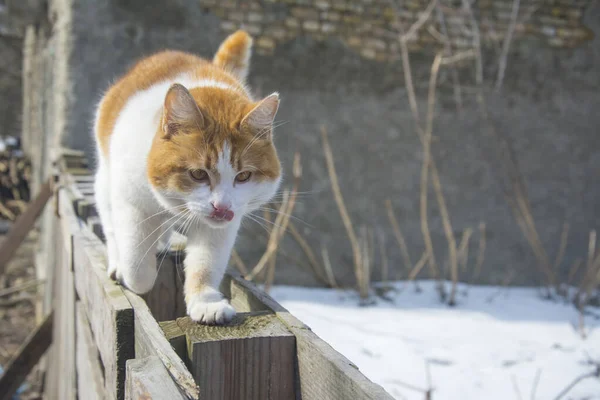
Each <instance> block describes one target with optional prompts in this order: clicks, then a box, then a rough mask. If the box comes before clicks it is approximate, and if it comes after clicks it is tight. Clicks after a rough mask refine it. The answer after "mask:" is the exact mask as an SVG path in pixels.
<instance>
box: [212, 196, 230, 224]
mask: <svg viewBox="0 0 600 400" xmlns="http://www.w3.org/2000/svg"><path fill="white" fill-rule="evenodd" d="M210 204H211V205H212V207H213V211H212V213H211V214H210V216H211V218H214V219H224V220H226V221H231V220H232V219H233V216H234V214H233V211H231V205H230V204H227V203H221V202H216V201H213V202H212V203H210Z"/></svg>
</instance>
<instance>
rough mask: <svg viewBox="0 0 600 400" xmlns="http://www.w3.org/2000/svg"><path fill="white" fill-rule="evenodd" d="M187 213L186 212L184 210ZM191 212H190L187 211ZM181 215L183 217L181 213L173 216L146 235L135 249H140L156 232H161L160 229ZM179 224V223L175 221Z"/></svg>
mask: <svg viewBox="0 0 600 400" xmlns="http://www.w3.org/2000/svg"><path fill="white" fill-rule="evenodd" d="M184 211H185V210H184ZM187 211H189V210H187ZM179 215H181V213H178V214H175V215H173V216H172V217H171V218H169V219H168V220H166V221H164V222H163V223H162V224H160V225H159V226H158V227H157V228H156V229H154V230H153V231H152V232H150V233H149V234H147V235H146V237H145V238H144V239H143V240H142V241H141V242H139V243H138V244H137V246H135V247H134V248H135V249H137V248H138V247H140V246H141V245H142V243H144V242H145V241H146V239H148V238H149V237H150V236H152V234H153V233H154V232H156V231H157V230H159V229H160V228H162V227H163V226H164V225H166V224H168V223H169V222H170V221H172V220H173V219H174V218H177V217H178V216H179ZM175 222H177V221H175Z"/></svg>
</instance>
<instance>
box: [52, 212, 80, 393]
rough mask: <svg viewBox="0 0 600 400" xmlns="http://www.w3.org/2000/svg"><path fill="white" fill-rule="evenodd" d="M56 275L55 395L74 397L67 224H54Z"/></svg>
mask: <svg viewBox="0 0 600 400" xmlns="http://www.w3.org/2000/svg"><path fill="white" fill-rule="evenodd" d="M55 226H56V230H57V232H56V235H55V236H54V240H55V243H56V246H55V249H56V250H55V251H56V253H55V254H56V264H55V268H56V275H55V282H54V284H55V291H54V299H53V308H54V338H55V341H54V347H55V352H54V357H53V360H52V363H53V364H54V365H55V366H56V367H57V368H56V370H57V372H56V375H55V379H58V382H57V385H56V391H57V398H59V399H65V400H75V398H76V397H77V391H76V386H77V383H76V380H75V376H76V372H75V286H74V276H73V244H72V236H71V233H70V226H69V225H68V224H66V226H64V225H63V224H61V223H60V222H57V223H56V224H55Z"/></svg>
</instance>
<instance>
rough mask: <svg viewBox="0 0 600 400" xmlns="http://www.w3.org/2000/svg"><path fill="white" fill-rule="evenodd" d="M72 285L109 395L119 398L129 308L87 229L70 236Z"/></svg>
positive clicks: (129, 349) (129, 345)
mask: <svg viewBox="0 0 600 400" xmlns="http://www.w3.org/2000/svg"><path fill="white" fill-rule="evenodd" d="M73 244H74V254H75V263H74V266H75V278H76V279H75V287H76V288H77V293H79V297H80V298H81V299H82V302H83V304H84V305H85V306H86V310H87V315H88V318H89V320H90V325H91V327H92V331H93V332H94V339H95V341H96V345H97V346H98V350H99V352H100V357H101V359H102V363H103V365H104V371H105V372H104V373H105V382H106V392H107V396H108V397H109V398H117V399H122V398H123V397H124V385H125V362H126V361H127V360H128V359H130V358H133V357H134V354H135V352H134V327H133V323H134V322H133V309H132V307H131V305H130V304H129V302H128V301H127V298H126V297H125V296H124V295H123V290H122V289H121V288H120V287H119V286H118V285H116V284H115V283H114V282H113V281H111V280H110V279H109V278H108V275H107V273H106V269H105V266H106V260H105V256H104V254H103V252H102V251H101V249H102V250H103V247H102V244H101V242H100V241H99V240H98V238H96V237H95V236H94V235H93V234H92V233H91V232H89V231H87V229H82V230H81V231H80V232H79V233H78V234H76V235H75V236H74V238H73Z"/></svg>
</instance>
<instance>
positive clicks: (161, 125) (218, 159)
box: [94, 30, 281, 324]
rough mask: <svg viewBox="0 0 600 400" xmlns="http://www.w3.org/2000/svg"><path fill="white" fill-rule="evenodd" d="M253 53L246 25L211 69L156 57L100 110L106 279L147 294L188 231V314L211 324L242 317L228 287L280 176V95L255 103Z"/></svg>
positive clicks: (119, 85) (99, 200) (166, 55)
mask: <svg viewBox="0 0 600 400" xmlns="http://www.w3.org/2000/svg"><path fill="white" fill-rule="evenodd" d="M251 51H252V38H251V37H250V36H249V35H248V34H247V33H246V32H244V31H242V30H240V31H237V32H235V33H233V34H231V35H230V36H229V37H227V38H226V39H225V40H224V41H223V43H221V45H220V47H219V49H218V50H217V52H216V54H215V56H214V58H213V60H212V62H211V61H208V60H205V59H202V58H200V57H197V56H195V55H192V54H188V53H185V52H180V51H163V52H160V53H157V54H154V55H151V56H149V57H147V58H145V59H142V60H141V61H139V62H138V63H137V64H135V65H134V66H133V67H132V68H131V69H130V70H129V71H128V72H127V73H126V74H125V75H124V76H123V77H122V78H121V79H120V80H119V81H117V82H116V83H115V84H114V85H113V86H111V87H110V88H109V89H108V91H107V92H106V93H105V94H104V96H103V97H102V99H101V101H100V103H99V105H98V108H97V111H96V120H95V125H94V130H95V138H96V147H97V154H98V169H97V172H96V175H95V196H96V204H97V209H98V214H99V217H100V220H101V223H102V226H103V230H104V234H105V237H106V244H107V252H108V274H109V275H110V277H111V278H112V279H114V280H117V281H118V282H120V283H121V284H123V285H124V286H125V287H127V288H128V289H129V290H131V291H133V292H135V293H138V294H143V293H146V292H148V291H149V290H151V289H152V287H153V285H154V282H155V280H156V276H157V262H156V250H157V244H158V242H159V241H161V240H162V239H165V238H168V237H170V235H172V233H173V230H174V229H175V228H179V229H181V230H182V231H183V232H184V233H185V234H186V236H187V245H186V255H185V260H184V271H185V283H184V293H185V301H186V306H187V313H188V315H189V316H190V317H191V318H192V320H194V321H197V322H200V323H203V324H223V323H226V322H228V321H230V320H231V319H232V318H233V317H234V316H235V310H234V308H233V307H232V306H231V305H230V304H229V302H228V301H227V300H226V299H225V298H224V296H223V295H222V294H221V293H220V291H219V284H220V282H221V280H222V278H223V275H224V273H225V269H226V266H227V264H228V262H229V258H230V254H231V251H232V248H233V245H234V242H235V239H236V236H237V233H238V230H239V227H240V223H241V221H242V218H244V215H246V214H248V213H250V212H252V211H254V210H256V209H258V208H259V207H261V205H263V204H265V203H266V202H268V201H269V200H270V199H271V198H272V197H273V195H274V194H275V193H276V191H277V190H278V187H279V184H280V181H281V165H280V162H279V158H278V156H277V151H276V149H275V146H274V143H273V120H274V118H275V115H276V113H277V110H278V108H279V94H278V93H273V94H271V95H269V96H267V97H265V98H263V99H262V100H258V101H255V100H254V99H253V97H252V94H251V93H250V90H249V89H248V86H247V84H246V78H247V76H248V68H249V61H250V55H251ZM168 241H169V240H168V239H167V240H166V242H168ZM162 242H163V243H164V242H165V240H162Z"/></svg>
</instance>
